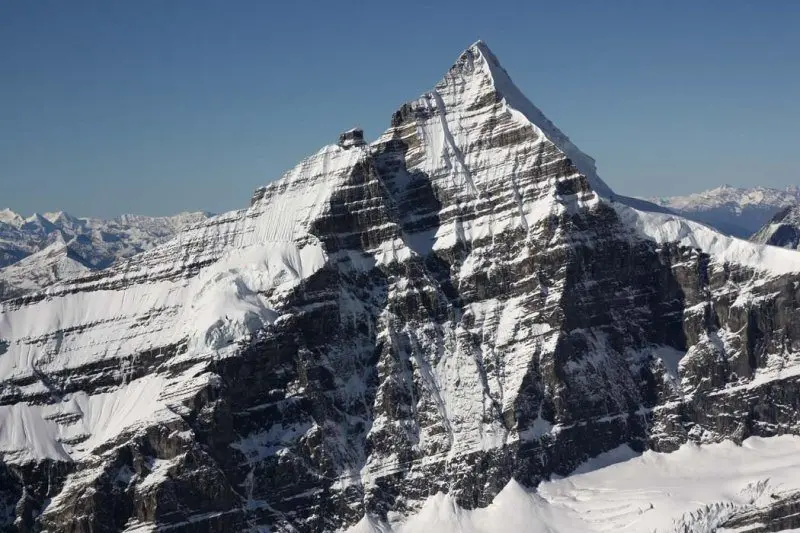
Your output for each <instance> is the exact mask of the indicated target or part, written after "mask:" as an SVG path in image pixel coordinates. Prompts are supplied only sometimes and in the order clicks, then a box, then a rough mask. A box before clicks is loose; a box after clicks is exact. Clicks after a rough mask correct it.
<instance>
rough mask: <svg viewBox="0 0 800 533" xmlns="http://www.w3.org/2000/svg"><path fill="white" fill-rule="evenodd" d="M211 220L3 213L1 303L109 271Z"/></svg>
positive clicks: (0, 227)
mask: <svg viewBox="0 0 800 533" xmlns="http://www.w3.org/2000/svg"><path fill="white" fill-rule="evenodd" d="M208 216H209V215H208V214H207V213H202V212H197V213H181V214H179V215H175V216H171V217H146V216H139V215H122V216H120V217H117V218H114V219H111V220H101V219H96V218H76V217H73V216H72V215H69V214H67V213H64V212H58V213H45V214H44V215H39V214H34V215H33V216H31V217H29V218H27V219H26V218H23V217H22V216H20V215H18V214H16V213H14V212H13V211H10V210H9V209H3V210H2V211H0V300H4V299H7V298H12V297H15V296H21V295H23V294H25V293H27V292H32V291H35V290H39V289H42V288H44V287H47V286H49V285H51V284H53V283H55V282H57V281H62V280H65V279H68V278H71V277H74V276H76V275H79V274H81V273H85V272H86V271H88V270H97V269H101V268H105V267H108V266H109V265H111V264H112V263H114V262H115V261H117V260H119V259H124V258H128V257H131V256H133V255H136V254H138V253H140V252H142V251H144V250H147V249H149V248H152V247H153V246H155V245H156V244H159V243H161V242H164V241H166V240H169V239H170V238H172V237H174V236H175V234H177V233H178V232H180V231H182V230H184V229H186V228H187V227H190V226H192V225H194V224H196V223H198V222H201V221H203V220H205V219H206V218H208ZM10 265H13V266H10Z"/></svg>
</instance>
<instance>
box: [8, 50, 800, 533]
mask: <svg viewBox="0 0 800 533" xmlns="http://www.w3.org/2000/svg"><path fill="white" fill-rule="evenodd" d="M637 206H638V207H640V208H642V209H647V208H648V206H647V205H646V204H644V203H641V202H640V203H635V202H633V201H630V200H629V199H627V198H624V197H620V196H618V195H616V194H613V193H612V192H611V191H610V189H609V188H608V187H607V186H606V185H605V184H604V183H603V182H602V180H601V179H600V177H599V176H598V174H597V171H596V169H595V166H594V162H593V160H592V159H591V158H590V157H588V156H586V155H585V154H583V153H582V152H580V151H579V150H578V149H577V148H576V147H575V146H574V145H573V144H572V143H571V142H570V141H569V139H568V138H567V137H566V136H565V135H564V134H563V133H561V132H560V131H559V130H558V129H557V128H556V127H555V126H554V125H553V124H552V123H550V122H549V121H548V120H547V119H546V118H545V117H544V115H543V114H542V113H541V111H539V110H538V109H537V108H536V107H534V106H533V104H531V103H530V102H529V101H528V100H527V99H526V98H525V97H524V96H523V95H522V94H521V93H520V91H519V90H518V89H517V88H516V87H515V86H514V85H513V83H512V81H511V79H510V77H509V76H508V74H507V73H506V72H505V71H504V70H503V69H502V67H501V66H500V64H499V62H498V61H497V59H496V58H495V57H494V55H492V53H491V52H490V51H489V49H488V48H487V47H486V45H485V44H484V43H481V42H478V43H475V44H474V45H473V46H471V47H470V48H469V49H467V50H466V51H464V53H462V54H461V55H460V56H459V58H458V59H457V60H456V62H455V64H454V65H453V66H452V67H451V68H450V69H449V70H448V71H447V73H446V75H445V76H444V78H443V79H442V80H441V81H440V82H439V83H437V84H436V85H435V87H434V88H433V89H432V90H431V91H429V92H427V93H425V94H423V95H422V96H421V97H419V98H417V99H415V100H413V101H411V102H408V103H406V104H404V105H403V106H401V107H400V109H399V110H397V111H396V112H395V113H394V114H393V115H392V117H391V123H390V126H389V128H388V129H387V130H386V131H385V132H384V133H383V134H382V135H381V136H380V137H379V138H378V139H377V140H375V141H374V142H372V143H370V144H368V143H366V142H365V141H364V139H363V134H362V132H360V131H358V130H351V131H348V132H345V133H344V134H342V136H341V138H340V140H339V142H338V143H336V144H333V145H330V146H326V147H324V148H322V149H321V150H319V151H318V152H316V153H315V154H314V155H312V156H310V157H308V158H307V159H305V160H303V161H302V162H300V163H299V164H298V165H297V166H296V167H295V168H293V169H292V170H290V171H289V172H287V173H286V174H285V175H284V176H283V177H282V178H281V179H279V180H277V181H275V182H272V183H271V184H269V185H268V186H266V187H262V188H259V189H258V190H257V191H256V192H255V194H254V195H253V197H252V199H251V204H250V206H249V207H248V208H246V209H242V210H239V211H234V212H230V213H226V214H222V215H219V216H215V217H211V218H209V219H207V220H204V221H202V222H201V223H198V224H196V225H194V226H192V227H191V228H188V229H186V230H184V231H181V232H180V233H179V234H178V235H177V236H176V237H175V238H173V239H171V240H169V241H167V242H165V243H163V244H160V245H158V246H156V247H154V248H152V249H150V250H148V251H145V252H144V253H142V254H140V255H137V256H136V257H134V258H132V259H130V260H126V261H119V262H117V263H115V264H114V265H112V266H111V267H110V268H108V269H105V270H102V271H93V272H90V273H87V274H86V275H80V276H78V277H76V278H72V279H69V280H67V281H63V282H60V283H56V284H53V285H51V286H49V287H47V288H46V289H45V290H44V291H40V292H36V293H33V294H28V295H26V296H24V297H21V298H16V299H12V300H8V301H5V302H3V303H2V304H0V305H2V308H1V309H2V311H1V312H0V376H2V381H0V422H2V423H1V424H0V455H1V456H2V461H0V527H6V528H7V529H10V530H11V531H39V530H43V531H73V532H81V533H83V532H86V533H88V532H90V531H100V530H103V531H131V532H132V531H139V532H142V531H159V530H170V531H207V532H228V531H237V532H238V531H253V532H255V531H264V530H266V529H269V530H272V531H300V532H303V533H305V532H309V533H310V532H319V531H341V530H346V529H347V528H348V527H350V526H352V525H354V524H356V523H357V522H358V521H359V520H362V518H364V517H365V516H366V517H367V518H366V519H365V520H366V521H368V522H370V523H374V524H380V523H387V522H390V521H393V520H395V518H398V517H406V516H414V515H417V514H418V513H420V512H422V510H423V508H424V505H425V502H426V501H427V499H428V498H429V497H430V496H432V495H435V494H438V493H439V492H442V493H446V494H447V501H451V502H455V503H457V504H458V505H459V506H460V507H462V508H465V509H467V508H480V507H486V506H487V505H489V504H490V503H491V502H492V501H493V500H494V498H495V496H497V494H499V493H501V491H502V490H503V488H504V487H506V486H507V485H508V484H509V482H510V481H511V480H512V479H513V480H516V482H517V483H519V484H520V485H522V486H525V487H528V488H533V487H536V486H537V485H539V484H540V483H541V482H542V481H544V480H547V479H549V478H550V477H551V476H552V475H553V474H558V475H565V474H567V473H569V472H571V471H572V470H574V469H575V468H576V467H577V466H578V465H579V464H580V463H581V462H583V461H584V460H586V459H588V458H590V457H592V456H596V455H598V454H601V453H604V452H608V451H611V450H614V449H617V448H618V447H619V446H621V445H627V446H629V447H631V449H637V450H644V449H652V450H658V451H662V452H665V451H674V450H678V449H679V448H680V447H681V446H682V445H683V444H685V443H686V442H695V443H704V444H710V443H716V442H720V441H724V440H726V439H733V440H736V441H741V440H743V439H745V438H746V437H749V436H763V437H766V436H774V435H779V434H785V433H790V434H797V433H798V432H800V420H799V419H798V412H799V409H798V408H799V407H800V327H798V324H800V305H798V302H800V293H799V292H798V291H799V290H800V289H798V286H800V274H798V272H800V254H796V253H794V252H790V251H787V250H778V249H772V248H769V249H767V248H765V247H764V246H761V245H757V244H753V243H747V242H744V241H740V240H736V239H732V238H730V237H726V236H723V235H721V234H719V233H717V232H715V231H713V230H711V229H709V228H708V227H706V226H703V225H701V224H697V223H693V222H688V221H686V220H684V219H681V218H680V217H676V216H675V215H672V214H669V213H663V212H661V213H655V212H646V211H644V210H642V209H638V208H635V207H637ZM7 218H10V216H9V217H7ZM512 488H513V485H512ZM512 492H513V491H512ZM517 492H518V491H517ZM501 501H502V500H501ZM790 503H791V502H789V503H787V507H786V509H783V510H782V511H780V512H778V511H776V512H775V513H773V514H774V517H773V518H772V519H770V520H772V523H777V522H776V520H779V519H781V517H785V516H788V514H789V513H790V509H789V507H790ZM553 505H555V504H553ZM2 513H5V514H2ZM775 517H777V518H775Z"/></svg>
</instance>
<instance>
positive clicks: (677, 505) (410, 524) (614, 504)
mask: <svg viewBox="0 0 800 533" xmlns="http://www.w3.org/2000/svg"><path fill="white" fill-rule="evenodd" d="M798 453H800V437H797V436H781V437H772V438H758V437H752V438H749V439H747V440H745V441H744V443H743V444H742V445H741V446H737V445H736V444H734V443H733V442H731V441H725V442H722V443H720V444H710V445H704V446H698V445H695V444H685V445H683V446H682V447H681V448H680V449H679V450H678V451H676V452H673V453H657V452H653V451H646V452H644V453H643V454H637V453H636V452H634V451H633V450H631V449H630V448H629V447H628V446H621V447H620V448H617V449H616V450H613V451H611V452H608V453H605V454H603V455H601V456H599V457H596V458H594V459H592V460H590V461H588V462H587V463H584V464H583V465H582V466H580V467H579V468H578V469H577V470H576V471H575V472H574V473H573V474H572V475H570V476H567V477H564V478H561V479H558V478H554V479H551V480H549V481H545V482H543V483H542V484H540V485H539V487H537V488H536V489H527V488H525V487H523V486H522V485H520V484H519V483H517V482H516V481H514V480H511V481H510V482H509V483H508V485H506V487H505V488H504V489H503V491H502V492H500V494H498V495H497V497H496V498H495V499H494V501H493V502H492V504H491V505H489V506H488V507H485V508H483V509H474V510H465V509H461V508H460V507H459V506H458V505H457V504H456V503H455V502H454V501H453V500H452V499H451V498H450V497H449V496H447V495H445V494H442V493H439V494H436V495H434V496H431V497H430V498H428V500H427V501H426V502H425V504H424V505H423V507H422V509H421V510H420V511H419V512H418V513H417V514H415V515H414V516H412V517H410V518H408V519H405V520H403V519H401V518H399V517H398V520H397V521H396V522H394V523H391V524H381V523H378V522H377V521H375V520H372V519H370V518H368V517H365V518H364V519H363V520H362V521H361V522H359V523H358V524H357V525H356V526H354V527H352V528H350V529H349V530H347V532H348V533H423V532H434V531H435V532H437V533H542V532H547V533H593V532H605V531H624V532H626V533H640V532H641V533H645V532H647V533H650V532H656V533H672V532H675V533H677V532H681V533H682V532H685V531H691V532H694V533H711V532H718V533H723V532H727V533H733V532H734V531H739V530H733V529H720V527H719V526H720V525H721V524H722V523H724V522H725V520H727V519H728V518H730V517H731V516H733V515H734V514H735V513H738V512H742V511H746V510H749V509H753V508H757V507H760V506H763V505H765V504H768V503H770V501H771V500H772V499H773V498H774V496H775V495H778V494H780V493H786V492H790V491H794V490H798V489H800V460H798V457H800V456H799V455H798ZM785 531H789V530H785ZM795 531H796V530H795Z"/></svg>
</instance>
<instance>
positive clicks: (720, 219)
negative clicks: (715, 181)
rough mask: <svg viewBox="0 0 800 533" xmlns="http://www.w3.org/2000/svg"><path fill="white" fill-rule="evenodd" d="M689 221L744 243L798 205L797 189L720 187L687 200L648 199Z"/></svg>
mask: <svg viewBox="0 0 800 533" xmlns="http://www.w3.org/2000/svg"><path fill="white" fill-rule="evenodd" d="M649 200H650V201H651V202H653V203H655V204H658V205H660V206H662V207H666V208H668V209H670V210H671V211H673V212H675V213H678V214H680V215H682V216H684V217H686V218H688V219H690V220H695V221H697V222H702V223H703V224H708V225H709V226H711V227H713V228H716V229H718V230H719V231H721V232H723V233H726V234H728V235H733V236H735V237H740V238H742V239H746V238H748V237H750V236H751V235H752V234H753V233H755V232H756V231H758V230H759V229H761V227H762V226H763V225H764V224H765V223H767V221H769V220H770V218H772V217H773V216H774V215H775V214H776V213H778V212H779V211H781V210H782V209H784V208H786V207H788V206H791V205H796V204H798V203H800V188H799V187H796V186H792V187H787V188H786V189H772V188H769V187H753V188H750V189H745V188H739V187H731V186H730V185H723V186H722V187H717V188H716V189H711V190H708V191H703V192H699V193H695V194H690V195H688V196H673V197H666V198H650V199H649Z"/></svg>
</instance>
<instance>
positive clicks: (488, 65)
mask: <svg viewBox="0 0 800 533" xmlns="http://www.w3.org/2000/svg"><path fill="white" fill-rule="evenodd" d="M453 84H455V85H456V86H458V90H460V91H463V92H464V93H471V94H469V97H468V98H467V99H466V101H467V102H477V101H479V100H482V99H484V98H486V97H487V95H489V94H492V93H493V94H494V97H495V99H496V100H497V101H502V102H504V103H505V105H506V107H507V108H508V111H509V112H510V113H511V114H512V116H513V117H514V118H515V119H517V120H519V121H522V122H526V123H529V124H530V125H531V126H532V127H533V128H534V129H535V130H536V132H537V134H539V135H542V136H544V137H546V138H547V139H548V140H550V141H551V142H552V143H553V144H554V145H556V147H557V148H558V149H559V150H561V151H562V152H563V153H564V154H565V155H566V156H567V157H568V158H569V159H570V160H571V161H572V163H573V164H574V165H575V167H576V168H577V169H578V171H579V172H580V173H581V174H583V175H584V176H586V178H587V179H588V180H589V183H590V184H591V186H592V188H593V189H594V191H595V192H596V193H597V194H599V195H600V196H604V197H610V196H612V195H613V194H614V193H613V191H612V190H611V188H610V187H608V185H606V184H605V182H603V180H601V179H600V177H599V176H598V175H597V169H596V167H595V161H594V159H593V158H592V157H590V156H588V155H587V154H585V153H583V152H582V151H581V150H580V149H579V148H578V147H577V146H575V144H573V143H572V141H571V140H570V139H569V137H567V136H566V135H565V134H564V133H563V132H562V131H561V130H560V129H558V127H556V125H555V124H553V122H552V121H550V119H548V118H547V117H546V116H545V115H544V113H542V111H541V110H540V109H539V108H538V107H536V106H535V105H534V104H533V103H531V101H530V100H529V99H528V98H527V97H526V96H525V94H523V92H522V91H521V90H520V89H519V88H518V87H517V86H516V84H515V83H514V82H513V81H512V79H511V76H510V75H509V74H508V72H507V71H506V69H505V68H503V66H502V65H501V63H500V60H499V59H498V58H497V56H496V55H495V54H494V53H493V52H492V50H491V49H490V48H489V46H488V45H487V44H486V42H485V41H483V40H478V41H475V42H474V43H473V44H472V45H470V47H469V48H467V49H466V50H464V51H463V52H462V53H461V54H460V55H459V56H458V59H457V60H456V61H455V63H454V64H453V66H451V67H450V69H449V70H448V72H447V74H446V75H445V77H444V78H443V79H442V80H441V81H440V82H439V83H437V84H436V88H435V90H434V93H436V91H442V90H447V88H448V86H451V85H453Z"/></svg>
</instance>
